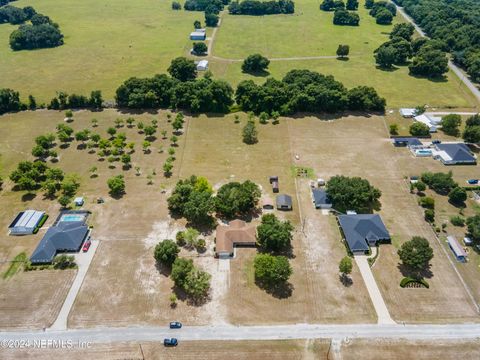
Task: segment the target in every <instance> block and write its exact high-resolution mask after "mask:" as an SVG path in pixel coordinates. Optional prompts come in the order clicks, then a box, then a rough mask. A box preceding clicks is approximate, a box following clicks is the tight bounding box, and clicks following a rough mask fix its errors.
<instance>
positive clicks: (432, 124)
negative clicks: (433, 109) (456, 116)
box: [414, 114, 442, 133]
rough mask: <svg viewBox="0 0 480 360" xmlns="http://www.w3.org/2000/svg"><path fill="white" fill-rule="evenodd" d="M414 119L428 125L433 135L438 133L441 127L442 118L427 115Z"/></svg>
mask: <svg viewBox="0 0 480 360" xmlns="http://www.w3.org/2000/svg"><path fill="white" fill-rule="evenodd" d="M414 119H415V121H418V122H421V123H423V124H425V125H427V126H428V129H429V131H430V132H431V133H434V132H437V129H438V128H439V127H440V123H441V121H442V118H441V117H435V116H430V115H426V114H421V115H418V116H415V117H414Z"/></svg>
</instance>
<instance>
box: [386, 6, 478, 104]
mask: <svg viewBox="0 0 480 360" xmlns="http://www.w3.org/2000/svg"><path fill="white" fill-rule="evenodd" d="M392 4H394V5H395V6H396V7H397V10H398V12H399V13H400V14H402V16H403V17H404V18H405V19H406V20H407V21H408V22H409V23H411V24H412V25H413V26H414V27H415V30H417V32H418V33H419V34H420V35H421V36H423V37H428V36H427V35H426V34H425V32H424V31H423V30H422V29H421V28H420V26H418V25H417V24H415V22H414V21H413V19H412V18H411V17H410V16H408V15H407V14H406V13H405V11H404V10H403V8H401V7H400V6H398V5H397V4H395V3H394V2H392ZM448 67H449V68H450V69H451V70H452V71H453V72H454V73H455V74H456V75H457V76H458V77H459V78H460V80H461V81H462V82H463V83H464V84H465V86H467V87H468V88H469V89H470V91H471V92H472V94H473V95H474V96H475V97H476V98H477V101H480V90H478V88H477V87H476V86H475V85H474V84H473V83H472V82H471V81H470V80H469V79H468V77H467V76H466V75H465V74H464V73H463V72H462V70H460V69H459V68H458V66H456V65H455V64H454V63H453V62H451V61H450V60H449V61H448Z"/></svg>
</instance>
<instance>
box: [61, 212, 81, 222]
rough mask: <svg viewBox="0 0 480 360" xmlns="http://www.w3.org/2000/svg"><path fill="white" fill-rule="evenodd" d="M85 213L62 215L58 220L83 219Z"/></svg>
mask: <svg viewBox="0 0 480 360" xmlns="http://www.w3.org/2000/svg"><path fill="white" fill-rule="evenodd" d="M84 220H85V215H82V214H70V215H63V216H62V217H61V218H60V221H65V222H67V221H84Z"/></svg>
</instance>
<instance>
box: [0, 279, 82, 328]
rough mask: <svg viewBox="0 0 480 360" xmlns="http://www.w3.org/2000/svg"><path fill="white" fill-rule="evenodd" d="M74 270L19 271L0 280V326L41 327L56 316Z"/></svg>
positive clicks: (49, 323) (49, 322)
mask: <svg viewBox="0 0 480 360" xmlns="http://www.w3.org/2000/svg"><path fill="white" fill-rule="evenodd" d="M75 273H76V271H74V270H63V271H60V270H42V271H31V272H21V273H19V274H16V275H14V276H13V277H12V278H10V279H8V280H0V303H1V304H2V306H1V307H0V328H2V329H17V328H32V327H34V328H43V327H49V326H50V325H51V324H52V323H53V322H54V321H55V319H56V317H57V314H58V312H59V311H60V308H61V307H62V304H63V301H64V300H65V297H66V296H67V293H68V290H69V289H70V285H71V282H72V281H73V278H74V276H75Z"/></svg>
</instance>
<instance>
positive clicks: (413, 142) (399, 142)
mask: <svg viewBox="0 0 480 360" xmlns="http://www.w3.org/2000/svg"><path fill="white" fill-rule="evenodd" d="M393 145H394V146H396V147H402V146H421V145H423V144H422V142H421V141H420V140H418V139H417V138H414V137H398V138H394V139H393Z"/></svg>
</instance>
